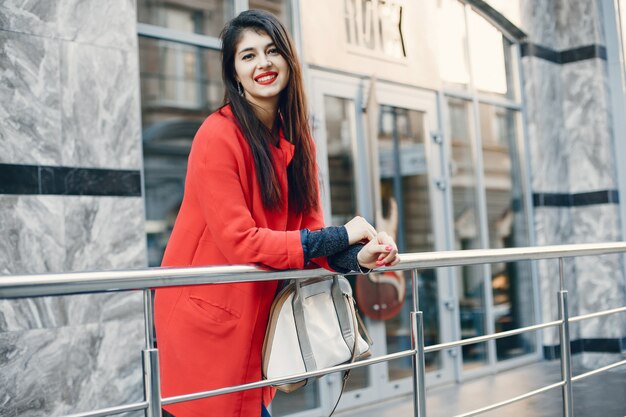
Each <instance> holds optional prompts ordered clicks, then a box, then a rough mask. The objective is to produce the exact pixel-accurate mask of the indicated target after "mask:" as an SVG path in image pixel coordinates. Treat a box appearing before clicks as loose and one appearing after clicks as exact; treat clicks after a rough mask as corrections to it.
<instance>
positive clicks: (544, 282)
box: [534, 207, 579, 345]
mask: <svg viewBox="0 0 626 417" xmlns="http://www.w3.org/2000/svg"><path fill="white" fill-rule="evenodd" d="M534 220H535V230H536V232H535V234H536V240H537V242H536V243H537V246H546V245H559V244H568V243H570V242H571V238H572V222H571V213H570V209H569V208H567V207H563V208H560V207H536V208H535V211H534ZM537 270H538V283H539V294H540V299H541V300H540V302H541V306H540V307H541V314H542V317H541V319H542V321H544V322H546V321H552V320H556V319H557V317H558V304H557V293H558V291H559V263H558V260H556V259H550V260H543V261H539V262H538V263H537ZM563 273H564V278H565V287H566V289H567V290H568V293H569V294H568V300H569V305H570V314H577V313H578V309H579V308H578V300H577V298H578V297H577V294H578V285H577V280H576V269H575V263H574V261H572V260H570V259H566V260H564V271H563ZM571 336H572V338H577V337H578V336H579V335H578V333H577V331H576V330H575V329H572V334H571ZM558 340H559V339H558V332H557V330H556V329H549V330H545V331H544V332H543V344H544V345H554V344H557V343H558Z"/></svg>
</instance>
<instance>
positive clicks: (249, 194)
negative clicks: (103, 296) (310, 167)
mask: <svg viewBox="0 0 626 417" xmlns="http://www.w3.org/2000/svg"><path fill="white" fill-rule="evenodd" d="M293 153H294V146H293V145H292V144H291V143H289V142H288V141H287V140H285V138H284V137H282V136H281V139H280V147H279V148H277V147H272V154H273V156H274V164H275V167H276V170H277V173H278V178H279V181H280V185H281V187H282V192H283V202H282V207H281V208H280V209H279V210H273V211H268V210H266V209H265V208H264V207H263V203H262V200H261V191H260V189H259V185H258V182H257V178H256V174H255V166H254V161H253V158H252V153H251V151H250V148H249V146H248V144H247V142H246V140H245V138H244V136H243V134H242V132H241V130H240V129H239V128H238V127H237V124H236V122H235V121H234V116H233V115H232V112H231V110H230V108H229V107H228V106H227V107H224V108H223V109H222V110H221V111H218V112H215V113H213V114H212V115H210V116H209V117H208V118H207V119H206V120H205V122H204V123H203V124H202V126H201V127H200V129H199V130H198V133H197V134H196V137H195V139H194V141H193V145H192V147H191V153H190V154H189V165H188V168H187V178H186V182H185V196H184V198H183V202H182V205H181V208H180V211H179V213H178V217H177V219H176V224H175V225H174V230H173V231H172V236H171V237H170V240H169V243H168V245H167V249H166V251H165V255H164V257H163V266H192V265H195V266H199V265H240V264H249V263H257V264H263V265H266V266H269V267H272V268H276V269H293V268H303V267H304V255H303V252H302V244H301V241H300V232H299V230H300V229H304V228H307V229H311V230H316V229H319V228H321V227H323V217H322V214H321V209H320V208H319V207H318V209H317V210H315V211H313V212H311V213H310V214H307V215H302V214H296V213H294V212H292V211H291V210H289V208H288V204H287V201H288V199H287V172H286V169H287V165H288V164H289V162H290V161H291V159H292V157H293ZM315 262H316V263H318V264H319V265H321V266H323V267H328V265H327V263H326V261H325V259H321V258H320V259H316V260H315ZM276 287H277V282H276V281H270V282H251V283H241V284H214V285H203V286H191V287H173V288H167V289H158V290H157V291H156V298H155V323H156V334H157V343H158V348H159V358H160V367H161V390H162V395H163V396H164V397H170V396H174V395H181V394H187V393H192V392H196V391H203V390H209V389H213V388H220V387H225V386H232V385H238V384H242V383H246V382H254V381H259V380H260V379H261V349H262V345H263V338H264V335H265V327H266V325H267V320H268V315H269V309H270V306H271V303H272V300H273V298H274V294H275V292H276ZM273 394H274V392H273V390H271V389H265V390H264V391H263V393H262V392H261V389H256V390H252V391H243V392H238V393H234V394H229V395H226V396H217V397H212V398H208V399H203V400H196V401H191V402H185V403H179V404H173V405H170V406H166V407H165V408H166V409H167V410H168V411H169V412H170V413H172V414H174V415H175V416H176V417H213V416H214V417H258V416H260V414H261V398H263V401H264V402H265V404H268V403H269V401H271V398H272V397H273Z"/></svg>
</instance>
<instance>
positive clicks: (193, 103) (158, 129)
mask: <svg viewBox="0 0 626 417" xmlns="http://www.w3.org/2000/svg"><path fill="white" fill-rule="evenodd" d="M139 65H140V74H141V107H142V123H143V129H142V136H143V148H144V173H145V175H144V182H145V192H146V229H147V230H146V231H147V234H148V264H149V265H150V266H157V265H160V263H161V258H162V256H163V251H164V249H165V245H166V243H167V239H168V237H169V233H170V232H171V227H172V226H173V222H174V219H175V217H176V214H177V213H178V208H179V205H180V203H181V201H182V197H183V189H184V180H185V173H186V166H187V156H188V155H189V150H190V148H191V141H192V139H193V137H194V135H195V133H196V130H197V129H198V127H200V124H201V123H202V121H203V120H204V119H205V118H206V117H207V116H208V115H209V114H210V113H211V112H212V111H214V110H215V109H217V108H218V107H219V105H220V104H221V103H222V99H223V95H224V90H223V86H222V78H221V66H220V53H219V51H214V50H210V49H203V48H198V47H192V46H188V45H181V44H178V43H174V42H168V41H163V40H156V39H146V38H139Z"/></svg>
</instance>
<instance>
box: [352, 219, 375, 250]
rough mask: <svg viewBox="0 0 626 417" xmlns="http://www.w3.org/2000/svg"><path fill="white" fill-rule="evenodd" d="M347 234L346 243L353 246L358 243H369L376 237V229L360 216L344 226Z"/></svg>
mask: <svg viewBox="0 0 626 417" xmlns="http://www.w3.org/2000/svg"><path fill="white" fill-rule="evenodd" d="M344 227H345V228H346V231H347V232H348V242H349V244H350V245H354V244H355V243H359V242H364V243H365V242H369V241H371V240H372V239H374V238H375V237H376V229H374V226H372V225H371V224H369V223H368V221H367V220H365V219H364V218H363V217H361V216H356V217H355V218H353V219H352V220H350V221H349V222H348V223H346V224H345V225H344Z"/></svg>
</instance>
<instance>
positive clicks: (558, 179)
mask: <svg viewBox="0 0 626 417" xmlns="http://www.w3.org/2000/svg"><path fill="white" fill-rule="evenodd" d="M522 62H523V66H524V74H525V75H524V76H525V80H526V83H525V95H526V104H527V109H528V112H527V114H528V116H527V118H528V131H527V132H528V144H529V152H530V164H531V187H532V190H533V192H550V193H559V192H561V193H566V192H569V175H568V173H569V152H568V150H569V148H568V147H567V146H565V145H564V143H563V142H564V134H563V128H562V126H563V118H562V117H563V114H562V100H563V98H562V95H563V93H562V91H561V82H560V81H561V77H560V66H559V65H556V64H553V63H551V62H548V61H545V60H543V59H539V58H535V57H525V58H524V59H523V60H522Z"/></svg>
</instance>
